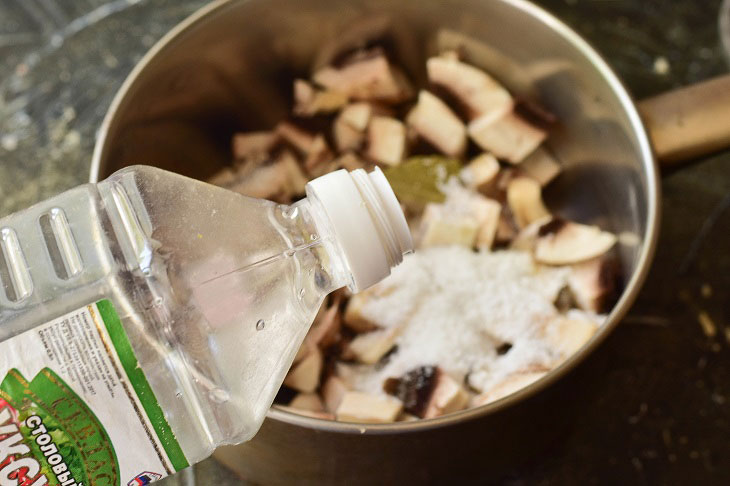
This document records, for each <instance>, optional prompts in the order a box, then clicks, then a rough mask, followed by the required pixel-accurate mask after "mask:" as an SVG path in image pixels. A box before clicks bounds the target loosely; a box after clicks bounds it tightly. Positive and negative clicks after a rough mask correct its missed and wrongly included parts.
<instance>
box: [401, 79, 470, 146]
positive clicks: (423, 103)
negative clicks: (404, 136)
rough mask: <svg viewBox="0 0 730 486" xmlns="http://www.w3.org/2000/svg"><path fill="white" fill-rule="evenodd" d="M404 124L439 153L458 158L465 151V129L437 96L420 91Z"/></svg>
mask: <svg viewBox="0 0 730 486" xmlns="http://www.w3.org/2000/svg"><path fill="white" fill-rule="evenodd" d="M406 123H407V124H408V126H409V127H411V128H412V129H413V130H414V131H415V132H416V133H417V134H418V135H420V136H421V137H422V138H423V139H424V140H426V141H427V142H429V143H430V144H431V145H433V146H434V147H436V149H438V150H439V151H440V152H442V153H444V154H446V155H449V156H452V157H460V156H462V155H463V154H464V151H465V150H466V128H465V127H464V124H463V123H462V122H461V120H460V119H459V118H458V117H457V116H456V115H455V114H454V112H453V111H451V109H450V108H449V107H448V106H447V105H446V103H444V102H443V101H441V100H440V99H439V98H438V97H437V96H434V95H433V94H431V93H429V92H428V91H425V90H421V92H420V93H419V94H418V103H417V104H416V106H414V107H413V109H412V110H411V111H410V112H409V113H408V116H407V118H406Z"/></svg>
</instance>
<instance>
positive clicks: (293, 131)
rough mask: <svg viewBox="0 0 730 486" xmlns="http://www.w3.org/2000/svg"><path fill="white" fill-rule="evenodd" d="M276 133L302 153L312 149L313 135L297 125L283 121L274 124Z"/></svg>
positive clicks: (305, 153)
mask: <svg viewBox="0 0 730 486" xmlns="http://www.w3.org/2000/svg"><path fill="white" fill-rule="evenodd" d="M275 131H276V134H277V135H278V136H280V137H281V138H282V139H283V140H285V141H286V142H287V143H289V144H290V145H291V146H293V147H294V148H295V149H297V150H298V151H299V152H300V153H301V154H302V155H307V154H308V153H309V152H310V151H311V150H312V144H313V143H314V140H315V138H314V135H312V134H311V133H309V132H308V131H306V130H303V129H301V128H299V127H298V126H296V125H294V124H292V123H289V122H286V121H283V122H281V123H279V124H278V125H276V129H275Z"/></svg>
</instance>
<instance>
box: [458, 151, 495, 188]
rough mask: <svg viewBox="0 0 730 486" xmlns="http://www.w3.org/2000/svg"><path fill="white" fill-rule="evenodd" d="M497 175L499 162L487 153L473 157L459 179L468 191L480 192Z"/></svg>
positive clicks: (462, 170)
mask: <svg viewBox="0 0 730 486" xmlns="http://www.w3.org/2000/svg"><path fill="white" fill-rule="evenodd" d="M498 173H499V161H497V158H496V157H495V156H494V155H492V154H488V153H483V154H481V155H478V156H476V157H474V158H473V159H472V160H471V162H469V164H467V165H466V166H465V167H464V168H463V169H461V173H460V174H459V177H460V178H461V180H462V182H464V185H466V187H468V188H469V189H472V190H476V191H482V190H484V189H486V188H487V187H488V186H489V185H491V184H492V182H494V181H495V180H496V178H497V174H498Z"/></svg>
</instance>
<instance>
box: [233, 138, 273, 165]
mask: <svg viewBox="0 0 730 486" xmlns="http://www.w3.org/2000/svg"><path fill="white" fill-rule="evenodd" d="M278 138H279V137H278V136H277V135H276V133H274V132H265V131H261V132H241V133H236V134H234V135H233V142H232V148H233V158H234V159H235V160H251V159H256V160H259V161H261V162H263V161H264V160H266V159H267V158H268V156H269V153H270V152H271V150H272V149H273V148H274V146H275V145H276V143H277V141H278Z"/></svg>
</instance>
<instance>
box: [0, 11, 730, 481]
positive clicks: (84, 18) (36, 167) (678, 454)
mask: <svg viewBox="0 0 730 486" xmlns="http://www.w3.org/2000/svg"><path fill="white" fill-rule="evenodd" d="M204 3H205V2H204V1H202V0H178V1H175V0H155V1H140V0H114V1H111V2H105V1H102V0H75V1H74V2H66V1H60V0H45V1H44V0H4V1H2V2H0V216H2V215H5V214H8V213H9V212H11V211H14V210H18V209H21V208H23V207H25V206H27V205H30V204H32V203H33V202H34V201H37V200H39V199H41V198H44V197H49V196H51V195H53V194H55V193H57V192H59V191H62V190H64V189H67V188H69V187H72V186H74V185H76V184H80V183H83V182H85V181H86V180H87V179H88V171H89V162H90V158H91V152H92V150H93V145H94V138H95V132H96V130H97V128H98V126H99V123H100V121H101V118H102V117H103V114H104V112H105V111H106V109H107V106H108V104H109V102H110V101H111V98H112V96H113V95H114V92H115V91H116V90H117V89H118V87H119V86H120V84H121V82H122V81H123V79H124V77H125V76H126V74H127V73H128V72H129V71H130V70H131V68H132V67H133V66H134V64H135V63H136V61H137V60H139V58H140V57H141V56H142V55H143V54H144V52H145V51H146V50H147V49H148V48H149V47H150V46H151V45H152V44H153V43H154V42H155V40H156V39H158V38H159V37H160V36H161V35H162V34H164V32H165V31H166V30H168V29H169V28H170V27H172V26H173V25H174V24H176V23H177V22H178V21H180V20H182V19H183V18H184V17H185V16H186V15H188V14H189V13H191V12H192V11H194V10H195V9H196V8H197V7H198V6H200V5H202V4H204ZM538 3H540V4H542V5H544V6H545V7H547V8H548V9H549V10H551V11H553V12H554V13H556V14H557V15H558V16H559V17H561V18H562V19H564V20H565V21H566V22H567V23H569V24H570V25H572V26H573V27H575V28H576V29H577V30H578V31H579V32H580V33H581V34H583V35H584V36H585V37H586V38H587V39H588V40H589V41H591V42H592V43H593V45H594V46H595V47H597V49H598V50H599V51H600V52H601V53H602V54H604V56H605V57H606V58H607V59H608V61H609V63H610V64H611V65H612V66H613V67H614V68H615V69H616V71H617V72H618V74H619V75H620V76H621V77H622V78H623V80H624V81H625V83H626V85H627V86H628V87H629V89H630V90H631V91H632V92H633V93H634V95H635V96H636V97H637V98H641V97H645V96H650V95H652V94H655V93H659V92H661V91H664V90H666V89H669V88H671V87H673V86H680V85H683V84H688V83H691V82H694V81H698V80H701V79H704V78H707V77H710V76H712V75H715V74H720V73H723V72H727V71H728V66H727V64H726V63H725V60H724V58H723V54H722V51H721V47H720V42H719V38H718V34H717V20H718V19H717V16H718V10H719V7H720V1H719V0H703V1H678V0H644V1H639V0H634V1H629V0H615V1H605V0H542V1H540V2H538ZM663 191H664V195H663V210H664V215H663V218H662V233H661V240H660V245H659V251H658V254H657V257H656V260H655V262H654V265H653V267H652V271H651V274H650V276H649V279H648V281H647V283H646V285H645V287H644V289H643V291H642V293H641V295H640V297H639V299H638V301H637V303H636V304H635V305H634V307H633V309H632V311H631V312H630V314H629V316H628V317H627V318H626V319H625V321H624V322H623V323H622V324H621V326H619V328H618V329H617V330H616V332H614V333H613V334H612V335H611V336H610V338H609V339H608V340H607V342H606V343H605V344H604V345H603V346H602V347H601V348H600V349H599V351H598V352H596V353H595V354H594V355H592V356H591V357H590V358H589V359H588V360H587V361H586V362H585V363H584V364H583V365H582V366H581V367H580V369H579V370H578V372H577V374H576V375H577V376H576V379H575V380H574V381H575V386H576V387H579V388H580V389H579V390H578V389H576V396H580V397H582V398H581V400H582V401H583V402H584V403H583V404H582V405H583V406H582V413H580V414H579V415H577V416H576V417H575V421H574V426H573V427H572V429H571V430H570V431H567V433H566V436H565V440H564V442H562V443H561V444H560V446H559V447H557V448H556V449H555V450H554V451H553V453H552V454H551V455H550V456H546V457H538V458H531V459H530V460H529V462H528V464H527V465H526V466H525V467H524V468H521V469H520V470H518V471H499V472H494V475H493V476H490V480H494V479H495V478H496V477H500V478H501V479H500V480H499V482H501V483H505V484H515V485H517V484H650V485H653V484H713V485H714V484H718V485H720V484H730V460H729V459H728V455H729V454H730V298H729V297H730V250H729V249H728V243H729V242H730V210H727V208H728V206H730V152H725V153H722V154H718V155H716V156H714V157H711V158H708V159H707V160H703V161H700V162H699V163H697V164H694V165H692V166H690V167H688V168H685V169H683V170H681V171H676V172H674V173H673V174H670V175H667V176H666V177H665V178H664V181H663ZM700 316H702V317H701V318H700ZM701 324H704V325H701ZM567 398H568V399H569V398H570V397H567ZM485 453H486V454H488V451H485ZM394 460H397V458H394ZM193 482H195V483H196V484H199V485H206V486H207V485H213V484H216V485H228V484H230V485H233V484H241V483H240V482H239V481H238V480H236V479H235V478H234V477H233V476H232V475H231V474H229V473H227V472H226V471H225V470H223V469H222V468H220V467H219V466H218V465H217V464H216V463H215V462H214V461H212V460H208V461H206V462H204V463H203V464H201V465H199V466H198V467H196V469H195V471H193V472H189V473H186V474H185V475H181V476H178V477H176V478H170V479H168V480H166V481H165V482H164V484H167V485H170V486H171V485H173V484H180V485H182V484H193Z"/></svg>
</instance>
